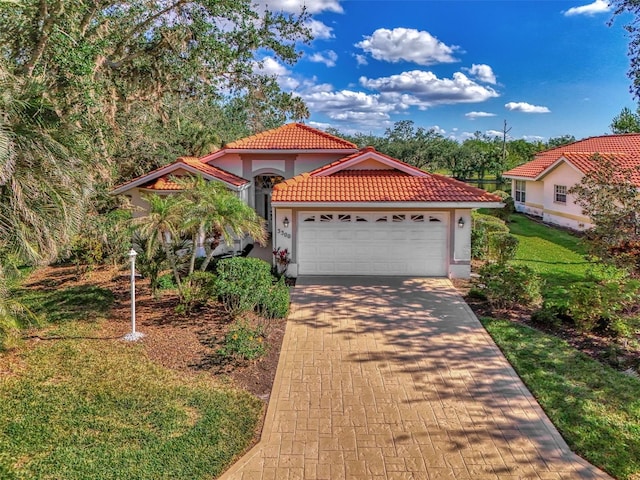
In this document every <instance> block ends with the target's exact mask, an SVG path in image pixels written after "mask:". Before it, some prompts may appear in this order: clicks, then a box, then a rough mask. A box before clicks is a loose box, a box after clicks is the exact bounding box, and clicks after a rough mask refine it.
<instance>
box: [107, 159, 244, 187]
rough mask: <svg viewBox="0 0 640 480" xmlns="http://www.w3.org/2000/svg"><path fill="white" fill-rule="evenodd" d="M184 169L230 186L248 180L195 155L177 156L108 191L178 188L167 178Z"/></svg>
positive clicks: (238, 185)
mask: <svg viewBox="0 0 640 480" xmlns="http://www.w3.org/2000/svg"><path fill="white" fill-rule="evenodd" d="M181 168H183V169H185V170H187V171H190V172H192V173H202V174H204V175H205V176H207V177H209V178H215V179H217V180H220V181H222V182H224V183H226V184H227V185H230V186H232V187H236V188H239V187H242V186H244V185H246V184H248V183H249V181H248V180H246V179H244V178H242V177H238V176H237V175H234V174H233V173H231V172H227V171H226V170H223V169H222V168H219V167H214V166H212V165H208V164H206V163H202V162H201V161H200V159H198V158H196V157H179V158H178V159H177V160H176V161H175V162H173V163H170V164H169V165H164V166H162V167H159V168H156V169H155V170H152V171H151V172H149V173H147V174H146V175H142V176H140V177H137V178H134V179H132V180H130V181H129V182H126V183H123V184H121V185H119V186H118V187H116V188H114V189H113V190H112V191H111V192H110V193H111V194H112V195H119V194H122V193H124V192H126V191H127V190H129V189H131V188H136V187H141V188H145V186H146V187H147V188H150V189H155V190H178V189H179V188H177V187H176V185H175V183H174V182H171V180H169V178H168V177H169V176H170V174H171V172H175V171H176V170H179V169H181Z"/></svg>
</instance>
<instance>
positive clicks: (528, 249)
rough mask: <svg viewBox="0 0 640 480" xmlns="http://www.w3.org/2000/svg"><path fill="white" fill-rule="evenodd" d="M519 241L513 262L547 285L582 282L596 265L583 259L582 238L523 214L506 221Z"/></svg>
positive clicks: (584, 251)
mask: <svg viewBox="0 0 640 480" xmlns="http://www.w3.org/2000/svg"><path fill="white" fill-rule="evenodd" d="M507 225H508V227H509V230H511V233H512V234H513V235H515V236H516V237H518V240H519V241H520V243H519V245H518V251H517V253H516V258H515V260H514V262H513V263H515V264H520V265H527V266H529V267H531V268H532V269H533V270H534V271H536V272H537V273H538V274H539V275H540V276H541V277H542V278H543V279H544V281H545V284H546V285H547V288H553V287H555V286H563V285H564V286H566V285H568V284H569V283H571V282H576V281H584V280H585V276H586V274H587V272H588V271H589V270H593V268H594V267H596V264H594V263H592V262H590V261H588V260H587V259H586V258H585V253H586V250H585V248H584V245H583V244H582V240H581V239H580V238H579V237H577V236H575V235H571V234H570V233H568V232H566V231H564V230H558V229H554V228H550V227H547V226H546V225H542V224H540V223H538V222H534V221H533V220H530V219H529V218H527V217H525V216H523V215H513V216H512V221H511V222H509V223H508V224H507Z"/></svg>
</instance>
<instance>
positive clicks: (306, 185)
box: [272, 149, 501, 203]
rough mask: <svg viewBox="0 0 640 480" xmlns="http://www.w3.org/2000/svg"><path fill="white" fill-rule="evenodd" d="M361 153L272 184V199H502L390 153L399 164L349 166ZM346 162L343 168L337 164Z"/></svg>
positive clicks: (310, 200)
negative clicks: (431, 171) (385, 167)
mask: <svg viewBox="0 0 640 480" xmlns="http://www.w3.org/2000/svg"><path fill="white" fill-rule="evenodd" d="M371 152H375V151H373V150H371V149H369V150H367V153H371ZM375 153H376V154H379V152H375ZM361 154H362V152H359V153H358V154H353V155H349V156H347V157H345V158H343V159H341V160H338V161H337V162H334V163H333V164H330V165H327V166H325V167H320V168H318V169H316V170H314V171H312V172H309V173H303V174H301V175H297V176H295V177H293V178H290V179H288V180H285V181H284V182H282V183H279V184H277V185H275V186H274V188H273V196H272V202H274V203H278V202H303V203H304V202H311V203H324V202H329V203H332V202H367V203H370V202H447V203H465V202H467V203H500V202H501V200H500V198H499V197H496V196H495V195H492V194H490V193H487V192H485V191H484V190H481V189H479V188H476V187H472V186H470V185H467V184H466V183H463V182H460V181H458V180H454V179H452V178H448V177H445V176H443V175H437V174H432V173H427V172H424V171H422V170H419V169H416V168H415V167H411V166H410V165H407V164H405V163H404V162H400V161H399V160H395V159H392V158H391V157H386V156H385V157H386V158H388V159H389V160H391V161H392V162H395V165H396V166H397V167H402V168H387V169H351V168H348V165H351V166H353V165H352V164H350V162H352V161H353V160H354V159H357V157H358V155H361ZM392 162H390V164H393V163H392ZM345 165H347V167H346V168H340V167H344V166H345ZM356 165H357V164H356ZM405 167H410V168H405Z"/></svg>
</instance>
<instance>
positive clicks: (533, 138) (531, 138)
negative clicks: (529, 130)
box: [522, 135, 544, 142]
mask: <svg viewBox="0 0 640 480" xmlns="http://www.w3.org/2000/svg"><path fill="white" fill-rule="evenodd" d="M522 139H523V140H526V141H527V142H541V141H543V140H544V137H541V136H539V135H524V136H523V137H522Z"/></svg>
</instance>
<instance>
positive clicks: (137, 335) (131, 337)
mask: <svg viewBox="0 0 640 480" xmlns="http://www.w3.org/2000/svg"><path fill="white" fill-rule="evenodd" d="M136 255H138V253H137V252H136V251H135V250H134V249H133V248H132V249H131V250H129V259H130V260H131V333H127V334H126V335H125V336H124V339H125V340H127V341H129V342H135V341H136V340H140V339H141V338H142V337H144V333H141V332H136Z"/></svg>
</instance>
